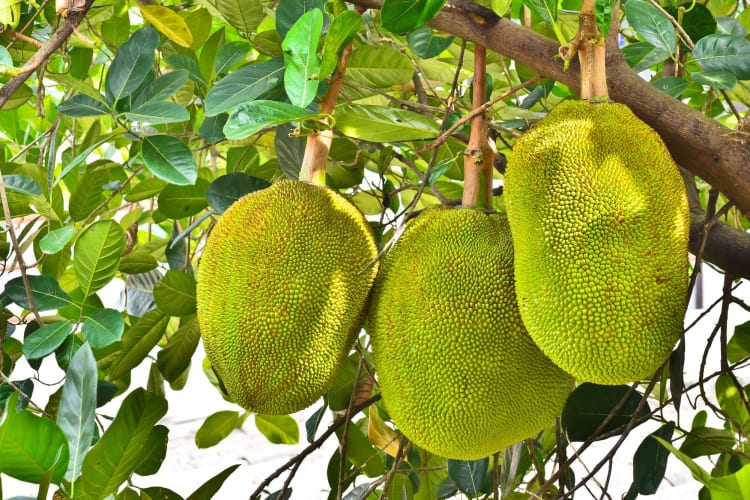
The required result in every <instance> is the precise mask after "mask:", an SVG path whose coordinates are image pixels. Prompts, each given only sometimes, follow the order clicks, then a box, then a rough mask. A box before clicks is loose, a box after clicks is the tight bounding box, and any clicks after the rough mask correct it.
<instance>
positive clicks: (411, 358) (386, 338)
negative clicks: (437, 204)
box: [365, 208, 572, 460]
mask: <svg viewBox="0 0 750 500" xmlns="http://www.w3.org/2000/svg"><path fill="white" fill-rule="evenodd" d="M365 328H366V329H367V331H368V333H369V334H370V336H371V341H372V350H373V357H374V361H375V368H376V370H377V373H378V377H379V383H380V390H381V393H382V397H383V402H384V405H385V408H386V410H387V411H388V413H389V415H390V416H391V418H392V420H393V422H394V423H395V425H396V427H398V429H399V430H401V432H402V433H403V434H404V435H405V436H406V437H408V438H409V439H410V440H412V442H414V443H415V444H416V445H418V446H419V447H421V448H424V449H426V450H428V451H430V452H432V453H434V454H436V455H440V456H442V457H446V458H453V459H461V460H473V459H478V458H482V457H486V456H488V455H491V454H493V453H495V452H498V451H500V450H503V449H504V448H505V447H507V446H509V445H512V444H514V443H516V442H518V441H520V440H522V439H525V438H527V437H529V436H531V435H533V434H534V433H536V432H538V431H540V430H541V429H543V428H544V427H545V426H547V425H549V424H551V423H552V422H554V419H555V416H557V415H558V414H559V413H560V412H561V411H562V407H563V404H564V403H565V399H566V397H567V395H568V393H569V392H570V390H571V388H572V378H571V377H570V376H569V375H567V374H566V373H565V372H563V371H562V370H560V369H559V368H558V367H557V366H555V365H554V364H553V363H552V362H551V361H550V360H549V359H547V358H546V357H545V356H544V355H543V354H542V352H541V351H540V350H539V349H538V348H537V347H536V345H534V343H533V342H532V340H531V338H530V337H529V336H528V334H527V333H526V330H525V329H524V327H523V323H522V322H521V317H520V315H519V312H518V307H517V305H516V297H515V292H514V289H513V244H512V242H511V239H510V229H509V227H508V223H507V220H506V218H505V216H504V215H501V214H493V215H489V214H485V213H483V212H481V211H478V210H473V209H469V208H463V209H450V208H431V209H428V210H426V211H425V212H423V213H422V214H420V215H419V216H418V217H417V218H415V219H413V220H412V221H410V222H409V223H408V224H407V227H406V229H405V231H404V233H403V234H402V235H401V237H400V238H399V239H398V240H397V241H396V243H395V244H394V246H393V247H392V249H391V250H390V252H388V254H386V256H385V257H384V258H383V259H381V266H380V271H379V273H378V277H377V278H376V280H375V285H374V286H373V291H372V297H371V303H370V309H369V313H368V319H367V322H366V326H365Z"/></svg>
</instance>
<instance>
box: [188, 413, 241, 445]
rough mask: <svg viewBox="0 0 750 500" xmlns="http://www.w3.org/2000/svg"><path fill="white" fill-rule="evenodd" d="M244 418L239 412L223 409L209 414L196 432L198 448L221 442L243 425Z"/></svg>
mask: <svg viewBox="0 0 750 500" xmlns="http://www.w3.org/2000/svg"><path fill="white" fill-rule="evenodd" d="M243 422H244V419H243V418H242V417H241V416H240V414H239V412H236V411H230V410H223V411H218V412H216V413H213V414H211V415H209V416H208V417H207V418H206V420H205V421H204V422H203V424H201V426H200V428H199V429H198V432H196V433H195V444H196V445H197V446H198V448H210V447H211V446H215V445H217V444H219V443H220V442H221V441H222V440H223V439H224V438H225V437H227V436H228V435H229V434H231V433H232V431H233V430H235V429H239V428H240V427H242V423H243Z"/></svg>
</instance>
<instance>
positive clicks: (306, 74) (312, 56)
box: [281, 9, 323, 108]
mask: <svg viewBox="0 0 750 500" xmlns="http://www.w3.org/2000/svg"><path fill="white" fill-rule="evenodd" d="M322 29H323V11H321V10H320V9H313V10H310V11H308V12H306V13H305V14H304V15H302V17H300V18H299V19H298V20H297V21H296V22H295V23H294V25H293V26H292V27H291V28H290V29H289V32H288V33H287V35H286V37H284V41H283V42H282V43H281V48H282V49H283V50H284V65H285V67H286V70H285V71H284V89H285V90H286V94H287V96H289V100H290V101H291V102H292V104H294V105H296V106H299V107H300V108H305V107H307V106H308V105H309V104H310V103H311V102H312V101H313V99H314V98H315V95H316V93H317V91H318V85H319V84H320V59H319V58H318V55H317V49H318V42H319V41H320V36H321V31H322Z"/></svg>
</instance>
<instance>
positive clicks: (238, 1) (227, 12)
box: [213, 0, 268, 35]
mask: <svg viewBox="0 0 750 500" xmlns="http://www.w3.org/2000/svg"><path fill="white" fill-rule="evenodd" d="M267 3H268V2H267V0H215V2H214V4H213V5H214V6H215V7H216V10H218V11H219V12H220V13H221V16H222V17H223V18H224V19H225V20H226V21H227V22H228V23H229V24H231V25H232V27H234V28H236V29H237V31H239V32H240V34H245V35H249V34H251V33H252V32H253V31H255V29H256V28H257V27H258V25H259V24H260V22H261V21H262V20H263V17H264V15H265V14H264V12H263V6H264V5H265V4H267Z"/></svg>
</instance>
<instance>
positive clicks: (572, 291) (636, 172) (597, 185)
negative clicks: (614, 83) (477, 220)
mask: <svg viewBox="0 0 750 500" xmlns="http://www.w3.org/2000/svg"><path fill="white" fill-rule="evenodd" d="M504 197H505V205H506V210H507V213H508V220H509V222H510V227H511V230H512V233H513V241H514V245H515V255H516V262H515V266H516V291H517V295H518V304H519V307H520V309H521V317H522V318H523V321H524V324H525V325H526V328H527V329H528V330H529V334H530V335H531V337H532V338H533V339H534V341H535V342H536V343H537V345H538V346H539V347H540V348H541V349H542V351H544V353H545V354H546V355H547V356H549V357H550V359H552V361H554V362H555V363H557V365H558V366H560V367H561V368H563V369H564V370H565V371H567V372H569V373H571V374H572V375H574V376H575V377H577V378H578V379H579V381H589V382H595V383H598V384H621V383H626V382H630V381H633V380H639V379H643V378H645V377H649V376H651V375H653V373H654V371H655V370H656V369H657V368H658V367H659V366H660V365H661V363H662V362H663V361H664V360H665V359H666V357H667V356H668V355H669V353H670V351H671V350H672V347H673V346H674V344H675V342H676V340H677V338H678V337H679V335H680V332H681V330H682V321H683V315H684V311H685V306H686V294H687V285H688V260H687V257H688V247H687V243H688V232H689V213H688V204H687V197H686V194H685V190H684V187H683V183H682V179H681V176H680V174H679V171H678V169H677V167H676V165H675V163H674V161H673V160H672V158H671V156H670V155H669V151H668V150H667V148H666V147H665V146H664V143H663V142H662V140H661V138H660V137H659V136H658V134H657V133H656V132H655V131H654V130H652V129H651V128H650V127H649V126H648V125H646V124H645V123H643V122H642V121H640V120H639V119H638V118H637V117H636V116H635V115H634V114H633V113H632V112H631V111H630V109H628V108H627V107H626V106H624V105H621V104H609V103H607V104H597V105H593V104H589V103H587V102H582V101H566V102H563V103H562V104H560V105H558V106H556V107H555V108H554V109H553V110H552V111H551V112H550V113H549V115H548V116H547V117H545V118H544V119H542V120H540V122H539V123H538V124H537V125H536V126H535V127H534V128H532V129H531V130H529V131H528V132H527V133H525V134H524V135H523V136H522V137H521V138H519V139H518V141H517V142H516V145H515V147H514V150H513V153H512V156H511V158H510V160H509V161H508V166H507V171H506V174H505V186H504Z"/></svg>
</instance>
